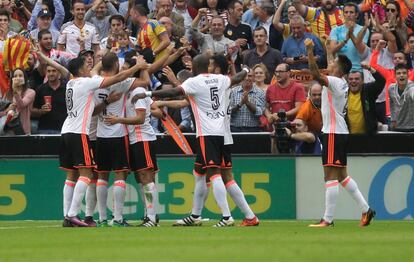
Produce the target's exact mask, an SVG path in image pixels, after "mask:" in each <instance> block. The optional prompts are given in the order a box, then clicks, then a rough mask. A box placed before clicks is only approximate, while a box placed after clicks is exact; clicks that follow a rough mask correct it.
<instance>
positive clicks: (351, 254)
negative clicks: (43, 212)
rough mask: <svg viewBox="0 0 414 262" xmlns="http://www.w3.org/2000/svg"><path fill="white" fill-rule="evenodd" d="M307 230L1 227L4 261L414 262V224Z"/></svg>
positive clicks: (342, 224)
mask: <svg viewBox="0 0 414 262" xmlns="http://www.w3.org/2000/svg"><path fill="white" fill-rule="evenodd" d="M214 222H215V221H214ZM310 222H311V221H287V220H282V221H261V224H260V226H259V227H249V228H244V227H228V228H212V227H211V225H212V224H213V222H207V223H204V224H203V226H201V227H185V228H184V227H172V226H171V222H167V221H162V222H161V227H158V228H137V227H130V228H62V227H61V222H60V221H0V261H1V262H9V261H10V262H18V261H45V262H49V261H65V262H66V261H67V262H69V261H74V262H75V261H76V262H80V261H88V262H98V261H99V262H101V261H105V262H113V261H149V262H152V261H194V262H198V261H209V262H216V261H217V262H218V261H252V262H264V261H289V262H290V261H318V262H321V261H329V262H333V261H335V262H336V261H346V262H356V261H376V262H377V261H404V262H406V261H414V224H413V222H412V221H374V222H373V224H372V225H370V226H369V227H366V228H359V227H358V221H336V224H335V227H334V228H308V227H307V225H308V224H309V223H310ZM312 222H313V221H312ZM135 224H136V223H135Z"/></svg>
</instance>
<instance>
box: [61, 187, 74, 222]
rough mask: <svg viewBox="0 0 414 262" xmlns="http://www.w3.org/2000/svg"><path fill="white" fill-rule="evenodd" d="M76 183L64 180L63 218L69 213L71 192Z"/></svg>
mask: <svg viewBox="0 0 414 262" xmlns="http://www.w3.org/2000/svg"><path fill="white" fill-rule="evenodd" d="M75 185H76V182H73V181H71V180H66V181H65V185H64V186H63V216H66V215H67V214H68V212H69V208H70V204H71V203H72V197H73V190H74V189H75Z"/></svg>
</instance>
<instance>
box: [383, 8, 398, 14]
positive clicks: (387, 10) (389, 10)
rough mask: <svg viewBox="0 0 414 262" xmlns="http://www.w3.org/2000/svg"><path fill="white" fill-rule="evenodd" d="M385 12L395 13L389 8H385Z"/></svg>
mask: <svg viewBox="0 0 414 262" xmlns="http://www.w3.org/2000/svg"><path fill="white" fill-rule="evenodd" d="M385 11H386V12H391V13H395V12H396V11H397V9H390V8H387V9H385Z"/></svg>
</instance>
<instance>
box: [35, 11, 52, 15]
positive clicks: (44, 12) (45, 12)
mask: <svg viewBox="0 0 414 262" xmlns="http://www.w3.org/2000/svg"><path fill="white" fill-rule="evenodd" d="M37 17H52V13H50V12H49V11H48V10H40V11H39V13H37Z"/></svg>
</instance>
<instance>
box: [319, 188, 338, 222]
mask: <svg viewBox="0 0 414 262" xmlns="http://www.w3.org/2000/svg"><path fill="white" fill-rule="evenodd" d="M338 184H339V182H338V180H329V181H326V182H325V188H326V191H325V214H324V215H323V219H324V220H325V221H326V222H329V223H331V222H332V221H333V217H334V213H335V206H336V200H337V199H338V195H339V187H338Z"/></svg>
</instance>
